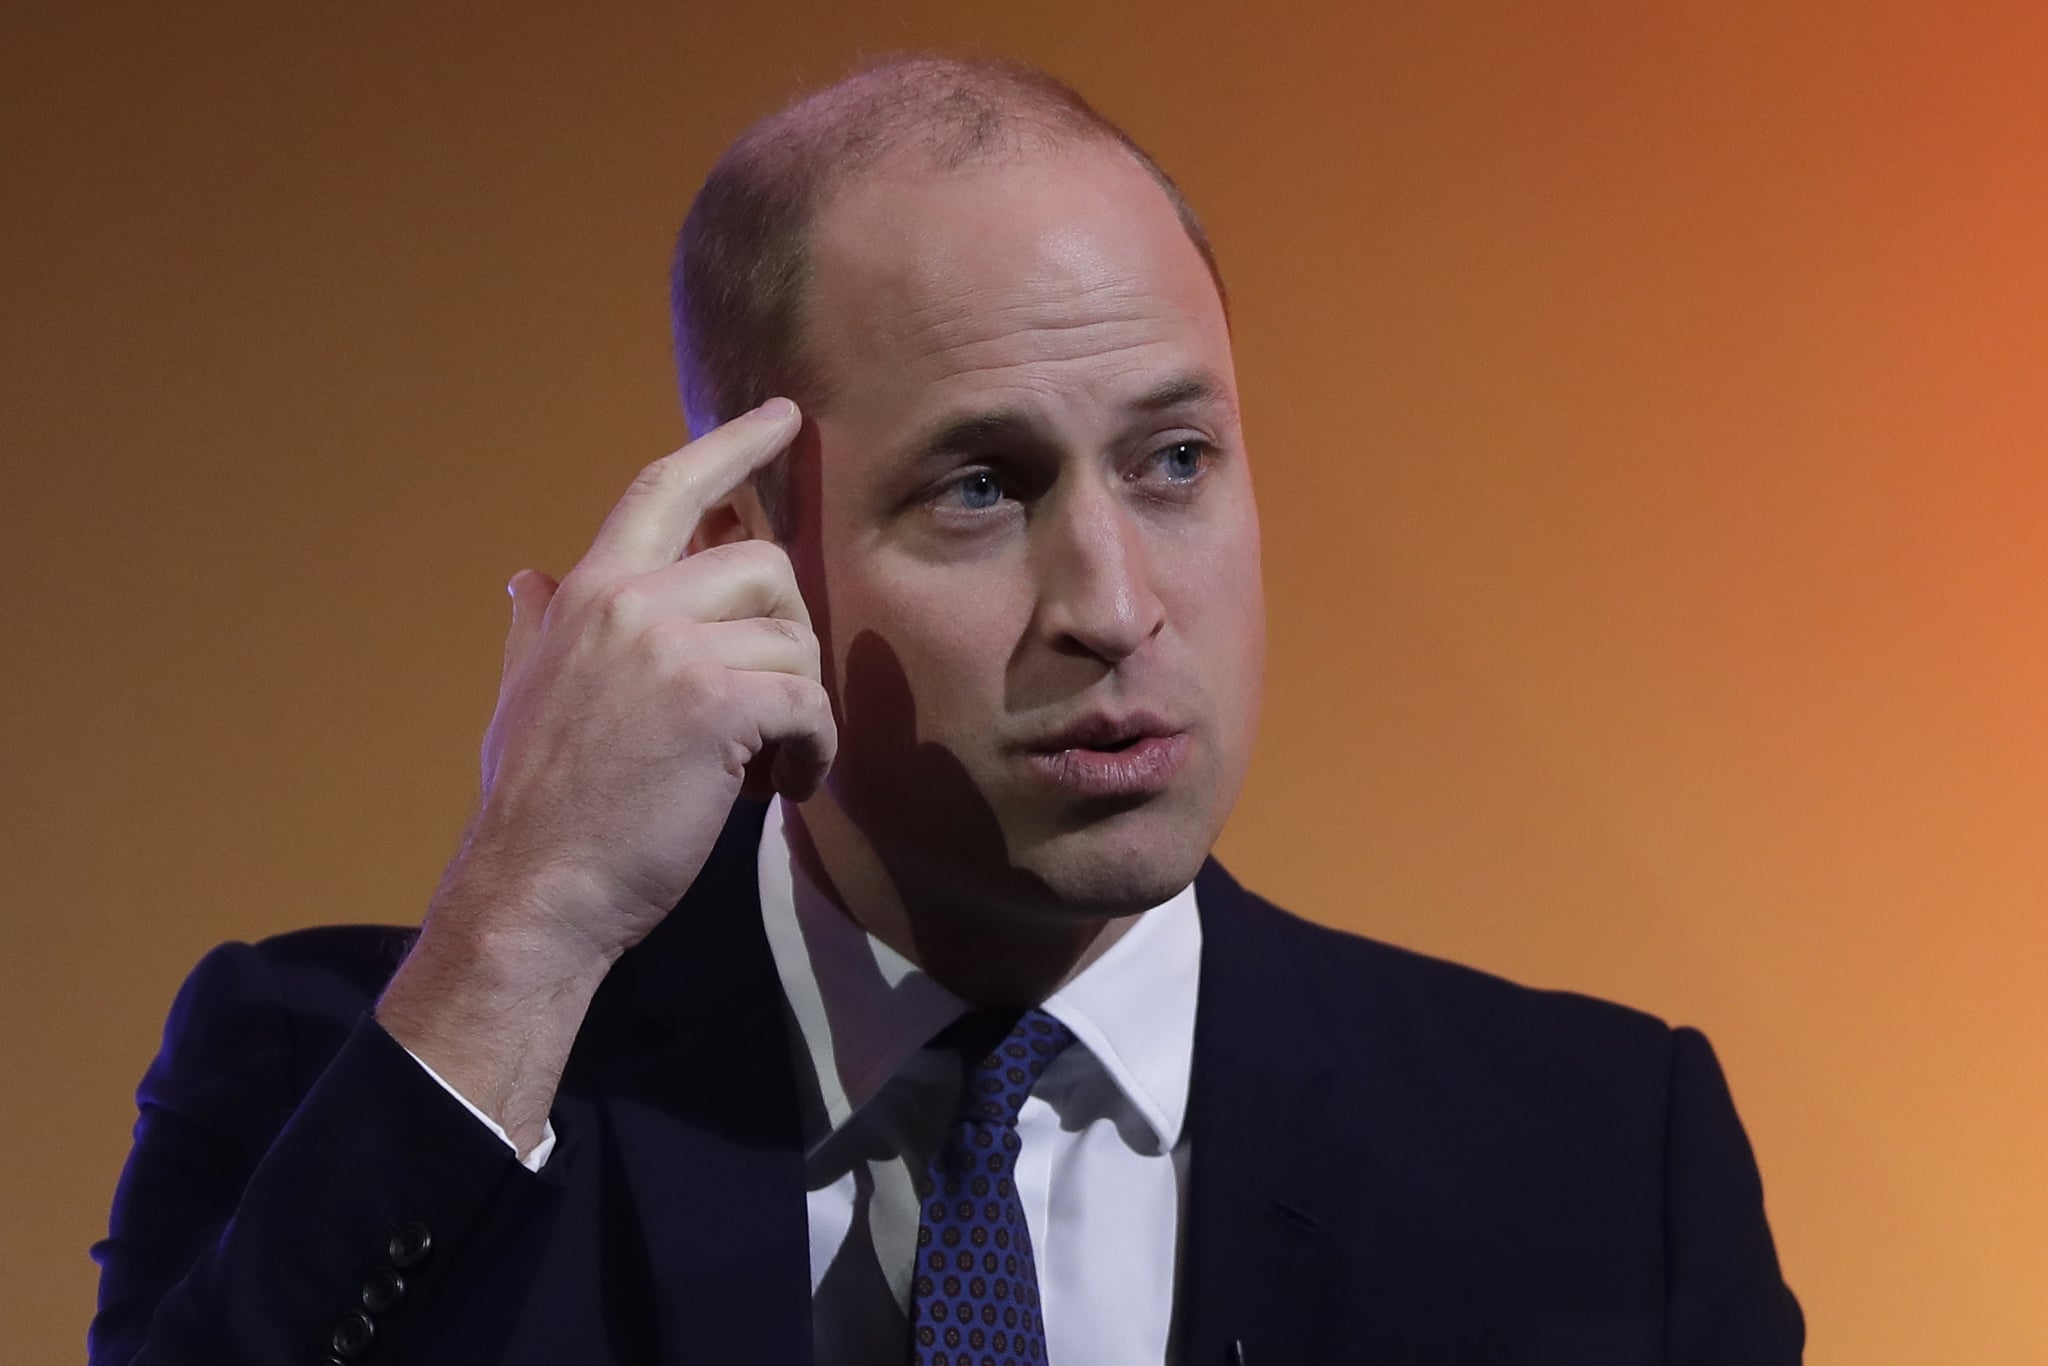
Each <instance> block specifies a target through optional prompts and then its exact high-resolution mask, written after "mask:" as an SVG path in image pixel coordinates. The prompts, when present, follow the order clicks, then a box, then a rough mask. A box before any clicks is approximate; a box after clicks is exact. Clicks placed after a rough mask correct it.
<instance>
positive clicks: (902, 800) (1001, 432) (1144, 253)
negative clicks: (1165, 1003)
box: [792, 144, 1264, 937]
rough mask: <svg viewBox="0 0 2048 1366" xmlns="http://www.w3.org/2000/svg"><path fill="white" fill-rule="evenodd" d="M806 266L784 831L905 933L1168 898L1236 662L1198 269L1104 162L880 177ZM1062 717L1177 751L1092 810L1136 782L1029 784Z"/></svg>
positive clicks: (1205, 814) (1244, 712)
mask: <svg viewBox="0 0 2048 1366" xmlns="http://www.w3.org/2000/svg"><path fill="white" fill-rule="evenodd" d="M813 251H814V261H815V267H814V277H813V285H812V290H811V295H810V298H809V301H808V307H807V314H806V341H807V345H808V349H809V351H810V353H811V357H812V359H813V361H814V362H815V363H817V364H818V365H819V367H820V368H821V369H822V370H823V372H824V374H825V378H826V385H825V390H826V393H827V394H828V397H827V398H826V399H825V401H824V402H823V403H814V404H813V405H812V406H811V409H810V412H809V417H810V420H811V424H812V427H811V432H810V433H809V437H810V441H811V452H810V456H811V458H810V459H809V460H808V461H807V462H804V463H803V464H800V465H799V466H798V467H797V468H796V469H795V470H793V475H794V478H795V482H796V483H797V484H799V485H808V487H799V488H798V489H797V490H796V495H797V500H798V504H799V506H800V508H802V511H801V512H800V513H799V517H798V527H797V531H796V534H795V537H794V543H793V544H792V552H793V558H794V559H795V560H796V563H797V566H798V572H799V577H800V579H802V580H803V581H804V582H803V587H804V591H805V595H806V598H807V599H808V600H809V601H810V603H811V605H812V611H813V616H814V618H815V619H816V621H817V623H818V626H819V629H820V632H821V636H822V638H823V639H822V643H823V645H824V647H825V651H826V657H827V659H828V661H829V665H828V667H829V671H830V678H829V679H828V686H829V687H830V688H831V689H832V691H833V694H834V701H835V705H836V706H837V708H838V710H839V719H840V722H841V747H840V753H839V758H838V760H837V762H836V763H835V765H834V769H833V772H832V775H831V777H830V779H829V780H828V783H827V787H826V790H825V791H824V792H823V793H822V794H821V796H820V797H819V798H817V799H814V801H813V802H812V803H809V804H807V806H806V808H805V811H804V818H803V819H804V824H805V825H806V826H807V827H808V832H809V837H810V838H811V839H812V840H813V841H814V843H815V844H816V846H817V855H818V857H819V859H820V861H821V862H822V863H823V865H824V868H825V871H826V872H827V873H828V874H829V875H830V877H831V879H832V881H833V882H834V883H835V884H837V886H838V888H839V890H840V892H841V894H842V896H843V897H844V898H845V899H846V900H848V901H849V903H853V902H856V901H859V900H861V899H863V898H865V899H870V900H873V899H880V900H889V899H892V898H893V899H894V900H896V901H897V902H899V903H900V904H901V905H902V906H903V907H906V908H908V914H909V916H910V918H911V919H913V920H915V919H916V917H917V910H916V907H917V906H918V905H919V904H921V903H926V902H933V903H944V904H945V905H947V906H948V907H950V908H951V909H950V910H949V911H948V912H947V914H948V915H949V916H951V917H952V918H953V919H954V920H956V921H962V920H965V921H973V920H976V919H982V920H986V921H988V923H990V924H996V923H999V922H1002V921H1003V920H1005V919H1006V918H1007V919H1012V920H1014V919H1017V918H1020V917H1021V918H1022V919H1024V920H1031V919H1039V920H1046V921H1049V922H1053V923H1063V924H1067V925H1072V924H1074V923H1077V922H1091V923H1095V924H1098V925H1099V923H1100V922H1101V920H1102V919H1103V918H1105V917H1113V916H1118V915H1123V914H1128V913H1130V912H1134V911H1138V910H1142V909H1144V908H1145V907H1147V906H1150V905H1154V904H1156V903H1158V902H1159V901H1162V900H1164V899H1166V898H1167V897H1169V896H1171V895H1172V894H1173V893H1174V892H1176V891H1178V890H1179V889H1180V888H1181V887H1184V886H1185V885H1186V884H1187V882H1188V881H1189V880H1191V879H1192V877H1193V875H1194V873H1195V871H1196V870H1197V869H1198V868H1199V866H1200V864H1201V861H1202V859H1203V858H1204V857H1205V856H1206V855H1207V853H1208V850H1209V848H1210V846H1211V845H1212V844H1213V843H1214V841H1215V838H1216V836H1217V834H1218V833H1219V832H1220V830H1221V827H1222V824H1223V820H1224V818H1225V816H1227V814H1228V812H1229V809H1230V806H1231V804H1232V802H1233V801H1234V800H1235V798H1236V795H1237V792H1238V789H1239V787H1240V786H1241V784H1242V782H1243V778H1244V773H1245V768H1246V766H1247V763H1248V760H1249V755H1250V749H1251V742H1252V735H1253V730H1254V727H1255V724H1256V713H1257V708H1258V702H1259V694H1260V687H1261V680H1262V670H1263V658H1264V616H1263V605H1262V601H1261V597H1260V582H1259V546H1258V527H1257V519H1256V510H1255V507H1254V504H1253V498H1252V489H1251V481H1250V472H1249V469H1248V468H1247V465H1246V457H1245V452H1244V450H1243V441H1242V436H1241V433H1240V430H1239V424H1238V419H1237V406H1236V383H1235V376H1234V371H1233V368H1232V360H1231V353H1230V343H1229V333H1228V329H1227V326H1226V325H1225V322H1224V318H1223V314H1222V307H1221V303H1220V301H1219V300H1218V298H1217V295H1216V291H1215V288H1214V286H1213V283H1212V282H1211V280H1210V278H1209V275H1208V272H1207V268H1206V266H1205V265H1204V264H1203V262H1202V260H1201V258H1200V256H1199V255H1198V253H1197V252H1196V251H1195V249H1194V247H1193V245H1192V244H1191V243H1190V242H1189V241H1188V240H1187V238H1186V236H1185V234H1184V233H1183V232H1182V230H1181V227H1180V223H1179V220H1178V218H1177V216H1176V215H1175V213H1174V212H1173V210H1172V208H1171V206H1170V204H1169V203H1168V201H1167V200H1166V197H1165V195H1164V194H1163V193H1162V192H1161V191H1160V189H1159V187H1158V186H1157V185H1156V184H1155V183H1153V182H1152V181H1151V179H1150V178H1149V177H1148V176H1146V175H1145V173H1144V172H1143V171H1142V170H1141V169H1140V168H1139V167H1138V166H1137V164H1136V163H1135V162H1134V161H1132V160H1131V159H1130V158H1129V157H1128V156H1127V155H1125V154H1124V153H1122V152H1121V151H1119V150H1117V149H1114V148H1112V147H1110V146H1107V145H1104V144H1086V145H1081V146H1076V147H1071V148H1068V149H1066V150H1064V151H1061V152H1057V153H1040V154H1036V155H1032V156H1029V157H1024V158H1020V159H1018V160H1014V161H1008V162H1000V163H994V164H989V165H982V166H975V167H970V168H966V169H963V170H956V171H951V172H946V173H931V172H926V171H923V170H921V169H919V168H916V167H909V166H898V167H887V166H885V167H884V168H882V169H879V170H876V171H874V172H872V173H871V174H869V175H867V176H866V177H864V178H863V179H862V180H861V181H859V182H857V183H856V184H853V185H851V186H848V187H845V188H844V189H842V190H841V191H840V192H839V193H838V194H837V196H836V197H835V198H834V199H833V200H832V202H830V203H829V204H828V206H827V207H826V209H825V210H824V212H823V213H822V214H821V216H820V218H819V221H818V223H817V224H816V230H815V234H814V238H813ZM1091 718H1092V719H1095V720H1098V721H1099V720H1102V719H1104V718H1109V719H1112V720H1122V721H1132V722H1133V724H1137V721H1135V720H1134V718H1138V719H1142V718H1150V720H1149V721H1148V722H1145V724H1148V725H1150V726H1151V727H1152V728H1153V729H1159V730H1173V731H1175V732H1177V733H1178V736H1179V738H1178V740H1177V741H1175V742H1174V745H1173V746H1169V747H1168V748H1171V749H1172V750H1173V752H1172V753H1171V754H1168V755H1167V756H1166V759H1162V760H1161V763H1166V764H1167V769H1168V770H1170V771H1166V772H1165V776H1164V777H1163V778H1159V775H1158V774H1154V775H1153V776H1154V777H1155V778H1159V780H1158V781H1153V782H1150V783H1149V785H1148V784H1146V783H1140V784H1139V788H1141V789H1142V790H1121V789H1117V782H1118V781H1120V780H1119V779H1118V778H1117V775H1118V774H1119V773H1122V772H1123V768H1129V767H1132V766H1133V765H1135V763H1136V761H1135V760H1132V761H1130V762H1129V763H1125V764H1124V765H1123V767H1122V768H1120V767H1119V766H1118V765H1119V761H1118V760H1116V759H1114V758H1113V757H1104V756H1103V755H1102V754H1099V753H1086V754H1082V755H1081V756H1080V757H1079V758H1075V756H1074V755H1072V754H1069V755H1068V756H1067V758H1069V759H1073V760H1074V762H1073V763H1068V764H1064V765H1062V764H1061V763H1059V762H1049V761H1048V760H1047V759H1046V757H1045V755H1046V751H1045V747H1046V745H1047V744H1048V743H1049V742H1050V741H1051V739H1052V737H1056V736H1058V735H1060V734H1061V733H1062V732H1063V731H1065V730H1067V729H1070V728H1071V727H1072V726H1074V725H1075V724H1076V723H1079V722H1083V721H1085V720H1088V719H1091ZM1082 748H1083V749H1086V748H1087V747H1085V746H1084V747H1082ZM1145 752H1146V753H1151V752H1152V751H1150V750H1147V751H1145ZM1167 760H1171V762H1170V763H1167ZM1091 764H1092V765H1093V767H1092V768H1089V767H1088V766H1089V765H1091ZM1082 769H1086V770H1087V771H1088V772H1091V773H1097V774H1098V776H1099V774H1100V773H1104V772H1106V773H1108V774H1109V775H1110V786H1111V788H1112V789H1117V790H1112V791H1110V792H1108V793H1107V794H1105V793H1104V792H1102V791H1097V790H1095V789H1094V788H1093V787H1090V786H1089V784H1087V783H1080V784H1078V785H1077V783H1076V781H1075V779H1074V774H1075V773H1076V772H1078V771H1080V770H1082ZM1063 774H1064V775H1065V776H1064V777H1062V776H1061V775H1063ZM1084 776H1085V775H1084ZM1125 776H1128V775H1125ZM1126 786H1128V784H1127V785H1126ZM854 909H855V910H856V913H857V914H860V908H859V907H858V906H855V907H854ZM860 918H862V919H863V920H864V921H867V920H868V919H869V917H868V916H866V915H861V917H860ZM870 928H874V926H873V925H872V924H871V925H870ZM885 937H886V936H885Z"/></svg>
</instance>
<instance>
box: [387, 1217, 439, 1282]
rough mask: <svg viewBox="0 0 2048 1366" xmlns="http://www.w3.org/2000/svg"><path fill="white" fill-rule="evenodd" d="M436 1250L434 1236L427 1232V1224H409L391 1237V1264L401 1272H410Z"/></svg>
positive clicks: (389, 1250) (388, 1249)
mask: <svg viewBox="0 0 2048 1366" xmlns="http://www.w3.org/2000/svg"><path fill="white" fill-rule="evenodd" d="M433 1250H434V1235H433V1234H431V1233H429V1232H427V1226H426V1225H425V1224H407V1225H406V1226H405V1227H403V1228H401V1229H399V1230H398V1232H396V1233H394V1234H392V1235H391V1246H390V1247H389V1248H387V1249H386V1251H388V1252H389V1253H390V1254H391V1264H392V1265H393V1266H395V1267H397V1268H398V1269H399V1270H400V1271H410V1270H412V1269H413V1268H414V1267H416V1266H418V1265H419V1264H420V1263H421V1262H424V1261H425V1260H426V1259H427V1254H428V1253H429V1252H431V1251H433Z"/></svg>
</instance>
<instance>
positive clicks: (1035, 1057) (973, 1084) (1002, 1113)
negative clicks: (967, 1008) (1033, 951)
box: [934, 1006, 1074, 1125]
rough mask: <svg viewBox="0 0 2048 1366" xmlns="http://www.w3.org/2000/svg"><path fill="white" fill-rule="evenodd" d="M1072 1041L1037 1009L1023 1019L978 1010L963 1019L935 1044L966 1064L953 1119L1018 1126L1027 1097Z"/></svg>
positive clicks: (1069, 1034) (1021, 1017) (1063, 1029)
mask: <svg viewBox="0 0 2048 1366" xmlns="http://www.w3.org/2000/svg"><path fill="white" fill-rule="evenodd" d="M1073 1041H1074V1035H1073V1033H1072V1031H1070V1030H1069V1029H1068V1028H1067V1027H1066V1026H1065V1025H1063V1024H1061V1023H1060V1022H1059V1021H1058V1020H1055V1019H1054V1018H1053V1017H1052V1016H1050V1015H1048V1014H1047V1013H1046V1012H1045V1011H1043V1010H1040V1009H1038V1008H1037V1007H1036V1006H1034V1007H1032V1008H1031V1009H1030V1010H1027V1011H1025V1012H1024V1013H1023V1014H1022V1015H1011V1014H999V1013H997V1012H993V1011H974V1012H972V1013H970V1014H967V1015H964V1016H962V1017H961V1018H960V1019H959V1020H957V1021H955V1022H954V1023H953V1024H952V1025H950V1026H948V1027H947V1028H946V1029H945V1030H944V1031H942V1032H941V1033H940V1035H939V1037H938V1038H937V1039H936V1040H934V1042H935V1043H936V1044H937V1045H938V1046H940V1047H944V1048H951V1049H954V1050H955V1051H957V1052H959V1053H960V1055H961V1056H962V1057H964V1058H965V1059H966V1060H967V1087H966V1089H965V1090H964V1091H963V1092H962V1093H961V1095H960V1108H959V1109H958V1110H957V1111H956V1112H955V1114H954V1119H955V1121H956V1122H957V1121H959V1120H977V1121H980V1122H982V1123H986V1124H1002V1125H1012V1124H1015V1123H1016V1122H1017V1114H1018V1112H1019V1111H1020V1110H1022V1109H1023V1108H1024V1098H1025V1097H1026V1096H1028V1095H1030V1094H1031V1088H1032V1087H1034V1086H1036V1085H1037V1084H1038V1079H1039V1078H1040V1077H1042V1076H1044V1075H1045V1069H1046V1068H1048V1067H1050V1066H1051V1065H1052V1060H1053V1059H1054V1058H1057V1057H1058V1056H1059V1055H1060V1053H1061V1052H1062V1051H1063V1050H1064V1049H1065V1048H1066V1047H1067V1045H1068V1044H1070V1043H1072V1042H1073Z"/></svg>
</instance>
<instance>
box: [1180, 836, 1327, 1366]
mask: <svg viewBox="0 0 2048 1366" xmlns="http://www.w3.org/2000/svg"><path fill="white" fill-rule="evenodd" d="M1195 897H1196V903H1197V905H1198V907H1199V909H1200V912H1201V917H1202V967H1201V982H1200V987H1199V996H1198V1004H1197V1007H1196V1017H1195V1054H1194V1073H1193V1080H1192V1087H1191V1091H1190V1094H1189V1100H1188V1105H1189V1124H1190V1130H1189V1133H1190V1142H1191V1145H1192V1146H1191V1162H1192V1166H1191V1169H1190V1174H1189V1199H1188V1228H1187V1241H1186V1244H1185V1250H1184V1260H1183V1265H1182V1274H1181V1303H1180V1325H1181V1329H1180V1343H1181V1352H1180V1360H1181V1361H1182V1362H1184V1363H1186V1366H1235V1363H1236V1362H1237V1361H1238V1359H1239V1346H1240V1345H1241V1355H1242V1360H1243V1361H1245V1362H1247V1363H1250V1366H1273V1363H1276V1362H1277V1363H1302V1362H1310V1361H1315V1360H1317V1359H1318V1344H1319V1343H1321V1342H1323V1341H1325V1340H1327V1337H1328V1331H1329V1327H1330V1325H1331V1322H1332V1315H1333V1314H1334V1313H1335V1312H1336V1311H1337V1310H1338V1309H1339V1308H1340V1306H1339V1305H1338V1304H1337V1303H1336V1302H1335V1299H1334V1289H1335V1280H1334V1276H1335V1267H1334V1263H1335V1262H1336V1261H1337V1260H1339V1253H1340V1251H1341V1250H1342V1249H1343V1248H1344V1245H1345V1242H1346V1241H1347V1240H1350V1239H1353V1238H1355V1237H1356V1236H1357V1233H1356V1231H1355V1230H1351V1229H1339V1228H1336V1227H1333V1223H1334V1221H1335V1220H1336V1218H1337V1211H1338V1210H1340V1209H1341V1208H1343V1203H1342V1200H1341V1197H1340V1195H1339V1194H1338V1192H1339V1191H1340V1190H1341V1188H1342V1187H1343V1186H1345V1185H1348V1184H1350V1182H1349V1181H1348V1180H1346V1174H1345V1173H1343V1172H1341V1171H1338V1170H1334V1167H1335V1165H1336V1164H1335V1161H1334V1159H1333V1149H1334V1147H1335V1146H1336V1145H1333V1144H1332V1143H1331V1142H1330V1141H1329V1138H1330V1135H1329V1134H1328V1132H1327V1130H1326V1129H1325V1127H1324V1125H1323V1122H1322V1121H1323V1118H1324V1116H1325V1114H1326V1113H1327V1104H1328V1100H1329V1098H1330V1097H1329V1095H1328V1092H1329V1088H1330V1087H1331V1086H1332V1085H1333V1084H1334V1078H1333V1076H1332V1071H1333V1067H1332V1059H1331V1056H1330V1054H1329V1051H1328V1045H1327V1043H1326V1041H1325V1040H1324V1039H1323V1037H1322V1034H1321V1032H1320V1031H1319V1030H1318V1029H1317V1028H1316V1027H1315V1025H1314V1023H1313V1021H1312V1019H1311V1018H1310V1015H1309V1007H1308V1005H1307V1001H1308V996H1307V992H1306V990H1305V988H1306V983H1305V981H1304V980H1302V977H1301V974H1300V972H1299V969H1298V967H1297V965H1296V964H1294V963H1293V962H1292V961H1291V960H1290V959H1289V958H1288V956H1287V954H1286V952H1285V946H1284V943H1283V942H1282V941H1281V938H1280V935H1279V934H1277V933H1276V932H1275V931H1276V928H1277V927H1276V926H1275V925H1273V924H1271V923H1269V922H1268V920H1267V918H1268V917H1272V916H1274V915H1275V914H1276V913H1275V912H1273V911H1272V910H1271V909H1270V908H1268V907H1265V906H1263V905H1261V904H1260V903H1258V902H1256V900H1255V899H1254V898H1252V897H1251V896H1249V895H1248V894H1247V893H1246V892H1245V891H1244V890H1243V889H1242V888H1240V887H1239V886H1238V885H1237V883H1236V882H1235V881H1234V880H1232V879H1231V877H1230V875H1229V874H1228V873H1226V872H1224V871H1223V869H1222V867H1221V866H1220V865H1218V864H1217V863H1216V862H1215V861H1214V860H1211V861H1210V862H1209V863H1208V864H1206V865H1205V866H1204V867H1203V869H1202V872H1201V874H1200V875H1199V876H1198V877H1197V878H1196V880H1195Z"/></svg>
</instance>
